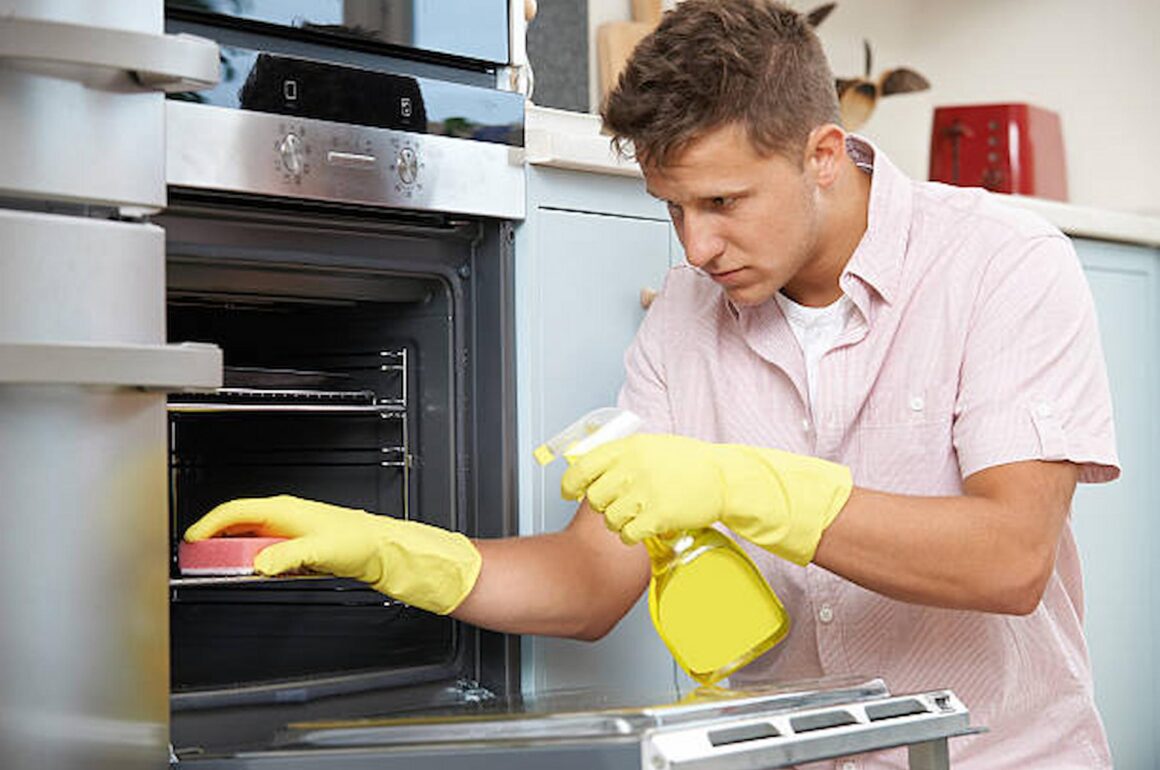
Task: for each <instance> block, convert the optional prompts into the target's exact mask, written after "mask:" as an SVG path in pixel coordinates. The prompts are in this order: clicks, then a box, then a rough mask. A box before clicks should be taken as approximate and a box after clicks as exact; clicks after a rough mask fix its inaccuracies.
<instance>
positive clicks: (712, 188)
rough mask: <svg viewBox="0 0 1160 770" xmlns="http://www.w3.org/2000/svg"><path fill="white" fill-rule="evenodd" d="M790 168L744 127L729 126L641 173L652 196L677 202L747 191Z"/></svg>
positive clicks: (701, 137)
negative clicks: (777, 171)
mask: <svg viewBox="0 0 1160 770" xmlns="http://www.w3.org/2000/svg"><path fill="white" fill-rule="evenodd" d="M790 165H791V164H790V163H789V161H787V160H786V159H785V158H783V157H782V156H780V155H778V154H776V153H763V152H760V151H759V150H758V149H757V148H756V147H755V146H754V145H753V142H751V141H750V139H749V135H748V133H747V132H746V130H745V128H744V127H743V126H740V125H738V124H729V125H725V126H722V127H720V128H715V129H712V130H710V131H707V132H705V133H703V134H701V135H699V136H697V137H695V138H694V139H691V140H690V141H689V142H687V143H685V144H684V145H682V146H680V147H679V148H677V149H675V150H673V151H672V152H671V153H670V154H669V157H668V158H666V159H665V162H663V163H650V162H648V161H647V160H645V161H643V162H642V163H641V171H642V173H643V174H644V178H645V184H646V186H647V188H648V191H649V192H650V193H652V194H653V195H655V196H657V197H660V198H665V199H668V200H675V199H677V198H678V197H701V196H716V195H720V194H722V193H723V192H730V191H734V192H735V191H739V190H742V189H747V188H749V187H751V186H753V185H754V184H756V183H757V182H758V181H760V180H761V179H764V178H768V175H769V174H770V172H771V171H772V170H774V169H776V168H778V167H780V166H786V167H789V166H790Z"/></svg>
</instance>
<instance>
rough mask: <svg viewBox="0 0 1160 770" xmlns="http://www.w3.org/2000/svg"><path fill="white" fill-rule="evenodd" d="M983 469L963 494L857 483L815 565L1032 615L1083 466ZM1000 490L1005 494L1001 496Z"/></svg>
mask: <svg viewBox="0 0 1160 770" xmlns="http://www.w3.org/2000/svg"><path fill="white" fill-rule="evenodd" d="M1048 465H1050V466H1058V467H1053V468H1051V469H1050V470H1049V471H1048V473H1047V475H1046V476H1045V475H1044V474H1042V473H1039V474H1032V473H1028V472H1026V471H1028V470H1030V469H1031V466H1036V467H1039V468H1042V467H1043V466H1048ZM1019 466H1025V467H1019ZM984 474H992V475H991V476H985V475H984ZM979 476H980V477H981V478H979V479H973V480H968V484H967V485H966V487H967V488H966V489H965V492H966V494H964V495H962V496H957V497H916V496H907V495H894V494H886V493H882V492H874V491H869V490H864V489H855V490H854V492H853V494H852V495H851V496H850V499H849V501H848V502H847V503H846V506H845V507H844V508H843V510H842V512H841V514H839V516H838V517H837V519H836V520H835V521H834V523H833V524H831V525H830V527H829V528H828V529H827V530H826V532H825V534H824V535H823V536H822V539H821V542H820V543H819V545H818V550H817V553H816V554H815V556H814V562H815V563H816V564H818V565H820V566H822V567H825V568H826V569H828V570H830V571H832V572H834V573H836V574H839V575H841V576H843V577H845V578H847V579H848V580H851V581H853V582H855V583H858V584H859V585H862V586H863V587H865V588H868V589H870V590H872V591H876V592H877V593H881V594H883V595H885V596H889V597H892V598H895V599H899V600H902V601H907V602H914V603H917V604H926V605H933V606H939V607H950V608H956V609H971V610H979V611H985V612H1002V613H1012V614H1025V613H1028V612H1031V611H1032V610H1034V608H1035V606H1036V604H1037V603H1038V601H1039V598H1040V597H1041V596H1042V593H1043V590H1044V587H1045V585H1046V583H1047V580H1048V578H1049V577H1050V574H1051V571H1052V569H1053V566H1054V561H1055V552H1056V548H1057V545H1058V540H1059V533H1060V530H1061V529H1062V527H1063V524H1064V521H1065V519H1066V515H1067V510H1068V506H1069V502H1070V499H1071V492H1072V490H1073V489H1074V486H1075V470H1074V468H1073V467H1072V466H1070V465H1069V464H1061V463H1051V464H1047V463H1019V464H1014V465H1012V466H1005V467H1002V468H1001V469H992V470H989V471H984V472H983V473H981V474H979ZM1000 476H1002V477H1005V480H1004V481H1002V482H997V481H996V479H997V478H998V477H1000ZM1012 480H1015V481H1018V482H1020V483H1017V484H1012V483H1010V482H1011V481H1012ZM993 487H994V488H1002V489H1003V490H1004V494H992V488H993ZM1012 490H1014V491H1012Z"/></svg>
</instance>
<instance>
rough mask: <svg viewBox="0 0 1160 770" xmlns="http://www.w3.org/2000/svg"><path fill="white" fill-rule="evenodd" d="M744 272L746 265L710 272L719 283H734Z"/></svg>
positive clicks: (710, 275)
mask: <svg viewBox="0 0 1160 770" xmlns="http://www.w3.org/2000/svg"><path fill="white" fill-rule="evenodd" d="M744 272H745V268H744V267H738V268H735V269H733V270H718V271H716V272H713V273H709V277H710V278H712V279H713V280H714V281H716V282H717V283H722V284H726V283H734V282H736V281H737V280H738V279H740V278H741V276H742V274H743V273H744Z"/></svg>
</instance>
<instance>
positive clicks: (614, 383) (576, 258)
mask: <svg viewBox="0 0 1160 770" xmlns="http://www.w3.org/2000/svg"><path fill="white" fill-rule="evenodd" d="M528 196H529V197H528V215H527V219H526V220H525V221H524V223H523V224H522V225H521V226H520V228H519V230H518V231H517V234H516V289H515V291H516V306H515V309H516V338H517V355H516V366H517V383H518V384H517V388H518V390H517V399H518V404H519V410H518V411H519V476H520V478H519V481H520V532H521V534H539V533H544V532H555V531H559V530H560V529H562V528H563V527H564V526H565V525H566V524H567V523H568V522H569V521H570V520H571V518H572V515H573V514H574V513H575V510H576V504H575V503H574V502H570V501H567V500H562V499H561V498H560V491H559V490H560V476H561V475H563V472H564V468H563V467H562V464H561V463H555V464H553V465H550V466H548V467H547V468H541V467H540V466H539V465H538V464H537V463H536V462H535V461H534V460H533V458H532V450H533V449H534V448H535V447H536V446H537V445H539V444H540V443H541V442H542V441H543V440H544V439H546V438H549V437H550V436H551V435H553V434H554V433H556V432H557V431H559V430H560V429H561V428H563V427H565V426H566V425H568V424H569V423H571V422H572V421H573V420H575V419H576V418H577V417H579V416H581V415H582V414H584V413H585V412H587V411H589V410H591V409H594V408H596V407H600V406H609V405H612V404H614V403H615V402H616V395H617V392H618V391H619V389H620V385H621V382H622V380H623V378H624V364H623V357H624V351H625V350H626V349H627V347H628V345H629V343H630V342H631V340H632V337H633V335H634V334H635V332H636V329H637V327H638V326H639V325H640V322H641V319H642V318H644V312H645V311H644V309H643V308H642V306H641V300H640V293H641V290H642V289H654V290H655V289H657V288H659V287H660V285H661V282H662V281H663V279H664V274H665V272H666V271H667V269H668V267H669V264H670V259H671V256H670V251H671V250H672V247H671V245H670V244H671V242H672V241H673V240H674V239H672V238H671V237H670V233H671V226H670V225H669V222H668V219H667V215H666V212H665V210H664V208H663V206H661V205H660V204H659V203H657V202H656V201H654V200H653V199H651V198H649V197H648V196H647V195H646V194H645V192H644V184H643V182H642V181H641V180H640V179H638V178H632V177H621V176H611V175H601V174H591V173H585V172H576V171H562V170H558V169H551V168H540V167H531V168H530V169H529V171H528ZM589 590H591V591H592V592H597V591H599V590H600V586H598V585H596V586H591V587H590V589H589ZM561 600H562V601H570V602H584V601H586V597H585V596H583V595H579V596H569V597H562V598H561ZM521 644H522V658H523V665H522V669H523V688H524V691H525V692H533V691H534V692H545V691H551V690H561V689H571V688H577V687H600V688H603V689H606V690H628V691H632V692H634V693H661V692H664V693H672V692H673V691H674V687H675V681H676V680H675V679H674V670H673V663H672V658H671V657H670V656H669V654H668V651H667V650H666V649H665V647H664V645H663V644H661V642H660V640H659V638H658V637H657V635H656V633H655V632H654V631H653V628H652V625H651V622H650V621H649V618H648V609H647V606H646V605H645V602H644V600H643V599H642V600H641V601H640V602H639V603H638V604H637V606H636V607H635V608H634V609H633V610H632V612H631V613H630V614H629V615H628V617H626V618H625V619H624V620H623V621H621V623H620V624H619V625H618V626H617V627H616V629H615V630H614V631H613V632H612V633H611V634H609V635H608V636H607V637H605V638H604V639H602V640H600V641H599V642H596V643H589V642H575V641H570V640H565V639H551V638H545V637H532V636H528V637H524V639H523V640H522V643H521Z"/></svg>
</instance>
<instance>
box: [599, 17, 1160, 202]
mask: <svg viewBox="0 0 1160 770" xmlns="http://www.w3.org/2000/svg"><path fill="white" fill-rule="evenodd" d="M792 4H793V5H794V6H795V7H798V8H800V9H802V10H809V9H811V8H813V7H815V6H817V5H821V0H818V2H807V1H806V0H793V2H792ZM629 13H630V11H629V0H589V24H590V25H591V26H592V29H593V30H594V29H595V27H596V25H598V24H599V23H601V22H602V21H607V20H610V19H625V18H628V17H629ZM1158 30H1160V2H1156V0H1109V2H1105V3H1095V2H1092V0H971V1H970V2H962V0H839V2H838V6H837V8H836V9H835V10H834V12H833V13H832V14H831V15H830V17H829V18H828V19H826V21H825V22H824V23H823V24H822V25H821V26H820V28H819V29H818V32H819V34H820V36H821V38H822V42H823V44H824V45H825V47H826V52H827V54H828V55H829V57H830V61H831V64H832V65H833V68H834V72H835V74H837V75H839V76H852V75H860V74H861V73H862V39H863V38H866V39H868V40H869V41H870V43H871V46H872V48H873V50H874V70H875V73H874V74H877V72H878V71H880V70H882V69H885V68H888V67H896V66H901V65H906V66H910V67H912V68H914V69H916V70H918V71H919V72H921V73H922V74H923V75H925V76H926V77H927V78H928V79H929V80H930V81H931V83H932V88H931V90H930V91H926V92H922V93H918V94H908V95H900V96H892V97H890V98H888V99H885V100H883V101H881V102H880V103H879V105H878V107H877V110H876V111H875V113H874V115H873V116H872V117H871V119H870V121H869V122H868V123H867V124H866V125H865V126H863V127H862V129H861V133H863V134H865V135H866V136H868V137H870V138H871V139H872V140H874V141H875V142H876V143H877V144H878V145H879V146H880V147H881V148H882V149H883V150H884V151H885V152H886V153H887V154H888V155H890V157H891V158H892V159H893V160H894V161H895V162H896V163H897V164H898V165H899V166H900V167H901V168H902V169H903V170H904V171H906V172H907V173H908V174H910V175H911V176H913V177H916V178H920V179H921V178H925V177H926V175H927V162H928V155H929V151H930V146H929V145H930V124H931V117H932V114H933V110H934V107H935V106H936V105H949V104H963V103H972V102H974V103H982V102H1010V101H1027V102H1031V103H1033V104H1036V105H1039V106H1041V107H1046V108H1048V109H1051V110H1054V111H1056V112H1058V113H1059V114H1060V117H1061V119H1062V121H1063V133H1064V144H1065V147H1066V151H1067V164H1068V177H1069V178H1068V184H1069V188H1070V198H1071V202H1072V203H1078V204H1081V205H1085V206H1092V207H1096V208H1109V209H1118V210H1123V211H1132V212H1136V213H1142V214H1153V215H1160V154H1158V151H1157V146H1158V145H1160V143H1158V142H1157V140H1156V138H1155V134H1156V131H1157V126H1158V125H1160V89H1158V88H1157V84H1156V78H1157V75H1158V74H1160V33H1158ZM592 40H593V41H594V40H595V38H592ZM590 48H591V49H592V50H593V51H594V50H595V43H594V42H593V45H592V46H590ZM594 67H595V62H594V60H593V63H592V69H591V70H590V71H593V72H594V71H595V70H594ZM594 80H595V79H594V78H593V81H594ZM591 103H592V104H596V103H597V101H596V98H595V96H594V97H593V99H592V102H591Z"/></svg>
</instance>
